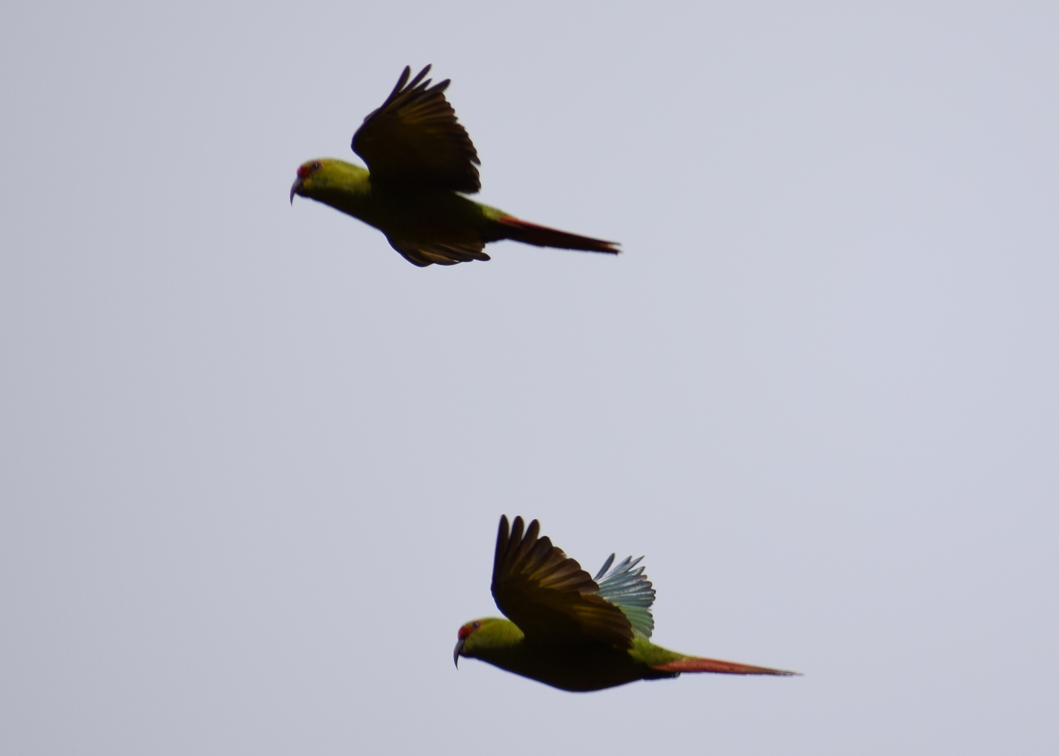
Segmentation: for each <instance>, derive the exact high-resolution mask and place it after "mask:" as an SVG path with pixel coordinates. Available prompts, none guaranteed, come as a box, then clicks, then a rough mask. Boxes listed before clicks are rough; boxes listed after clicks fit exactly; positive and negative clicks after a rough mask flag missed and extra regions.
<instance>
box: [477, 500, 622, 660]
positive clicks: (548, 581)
mask: <svg viewBox="0 0 1059 756" xmlns="http://www.w3.org/2000/svg"><path fill="white" fill-rule="evenodd" d="M539 536H540V523H539V522H537V520H534V521H533V522H531V523H530V524H529V527H528V528H525V525H524V523H523V521H522V518H521V517H516V518H515V521H514V523H513V524H512V526H511V527H510V529H509V527H508V521H507V517H506V516H504V517H501V518H500V530H499V532H498V533H497V537H496V556H495V558H494V560H493V598H494V599H495V600H496V605H497V606H498V607H499V608H500V611H502V612H503V613H504V614H505V615H506V616H507V617H508V619H510V620H511V621H512V622H514V623H515V624H516V625H518V627H519V629H520V630H522V632H523V633H525V634H526V638H527V639H528V640H533V641H536V642H542V643H564V644H576V643H587V642H592V641H597V642H602V643H607V644H609V645H612V646H615V647H617V648H632V639H633V634H632V625H631V624H630V622H629V618H628V617H626V616H625V612H623V611H622V610H621V608H620V607H618V606H617V605H615V604H613V603H611V602H610V601H608V600H607V599H606V598H604V597H603V596H601V595H599V594H600V591H599V586H598V585H597V584H596V582H595V581H594V580H593V579H592V578H591V576H590V575H589V574H588V573H587V572H585V571H584V570H583V569H581V565H580V564H578V563H577V561H576V560H574V559H571V558H570V557H568V556H566V554H564V553H563V550H562V549H560V548H559V547H558V546H553V545H552V542H551V540H550V539H549V538H548V537H547V536H545V537H543V538H541V537H539Z"/></svg>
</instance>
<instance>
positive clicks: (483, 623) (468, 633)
mask: <svg viewBox="0 0 1059 756" xmlns="http://www.w3.org/2000/svg"><path fill="white" fill-rule="evenodd" d="M522 637H523V636H522V631H521V630H519V629H518V627H517V626H516V625H515V623H514V622H512V621H511V620H506V619H500V618H499V617H487V618H485V619H477V620H474V621H473V622H468V623H467V624H466V625H464V626H463V627H461V628H460V629H459V632H457V633H456V638H457V640H456V648H455V650H453V652H452V661H453V662H455V663H456V667H457V668H459V666H460V657H461V656H464V657H467V658H468V659H474V658H482V656H483V654H484V655H485V656H487V657H488V656H490V653H489V652H490V651H491V650H493V649H498V648H502V647H507V646H510V645H511V644H512V643H517V642H518V641H520V640H521V639H522Z"/></svg>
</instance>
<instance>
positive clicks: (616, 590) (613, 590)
mask: <svg viewBox="0 0 1059 756" xmlns="http://www.w3.org/2000/svg"><path fill="white" fill-rule="evenodd" d="M641 559H643V557H637V558H636V559H633V558H632V557H631V556H630V557H625V560H624V561H622V563H621V564H619V565H618V566H617V567H615V568H614V569H613V570H610V572H609V573H607V570H609V569H610V566H611V565H612V564H614V554H611V555H610V558H609V559H607V561H606V562H604V563H603V566H602V567H601V568H600V570H599V572H598V573H597V574H596V577H595V578H593V579H594V580H595V581H596V583H597V584H598V585H599V595H600V596H601V597H602V598H605V599H606V600H607V601H609V602H610V603H612V604H616V605H617V606H618V608H620V609H621V610H622V611H623V612H625V616H626V617H628V618H629V622H630V623H631V624H632V627H633V629H634V630H636V631H638V632H640V633H643V635H644V637H645V638H650V637H651V633H652V632H653V631H654V629H655V618H654V617H652V616H651V604H653V603H654V602H655V589H654V587H653V586H652V585H651V581H650V580H648V579H647V575H645V574H643V570H644V568H643V567H637V566H636V565H638V564H639V563H640V560H641ZM634 568H635V569H634Z"/></svg>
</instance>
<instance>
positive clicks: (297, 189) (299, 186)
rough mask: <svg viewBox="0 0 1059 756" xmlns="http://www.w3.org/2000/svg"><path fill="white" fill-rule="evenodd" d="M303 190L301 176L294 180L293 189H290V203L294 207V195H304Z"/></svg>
mask: <svg viewBox="0 0 1059 756" xmlns="http://www.w3.org/2000/svg"><path fill="white" fill-rule="evenodd" d="M301 189H302V177H301V176H299V177H298V178H296V179H295V180H294V183H293V184H291V187H290V203H291V204H292V205H293V204H294V195H295V194H301V193H302V192H301Z"/></svg>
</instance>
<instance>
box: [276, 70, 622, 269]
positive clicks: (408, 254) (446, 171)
mask: <svg viewBox="0 0 1059 756" xmlns="http://www.w3.org/2000/svg"><path fill="white" fill-rule="evenodd" d="M428 71H430V66H427V67H426V68H424V69H423V70H422V71H420V72H419V75H418V76H416V77H415V78H414V79H412V80H411V81H409V80H408V79H409V77H410V76H411V73H412V70H411V69H410V68H408V67H407V66H406V67H405V69H404V73H402V74H401V78H400V79H398V81H397V86H395V87H394V89H393V92H391V93H390V96H389V97H387V98H386V102H384V103H383V104H382V106H381V107H380V108H379V109H378V110H375V111H373V112H372V113H370V114H369V115H368V117H367V118H365V119H364V123H363V125H362V126H361V127H360V128H359V129H357V133H356V134H354V135H353V144H352V147H353V151H354V152H355V153H357V154H358V155H360V157H362V158H363V159H364V162H365V163H367V164H368V170H365V169H364V168H361V167H360V166H357V165H353V164H351V163H347V162H345V161H344V160H335V159H333V158H321V159H319V160H310V161H309V162H307V163H304V164H303V165H302V166H301V167H299V168H298V178H297V179H296V180H295V182H294V185H293V186H292V187H291V190H290V198H291V202H292V203H293V202H294V195H296V194H297V195H299V196H302V197H308V198H309V199H314V200H316V201H317V202H323V203H324V204H325V205H330V206H331V207H333V208H335V209H336V210H340V211H342V212H343V213H346V214H347V215H352V216H353V217H354V218H358V219H360V220H362V221H364V222H365V223H367V224H368V225H369V226H374V227H375V228H377V229H379V230H380V231H382V232H383V233H384V234H385V235H386V240H387V241H389V242H390V246H391V247H393V248H394V249H396V250H397V251H398V252H400V253H401V254H402V255H403V256H404V258H405V259H406V260H408V262H410V263H412V264H413V265H418V266H420V267H423V266H426V265H433V264H435V263H437V264H438V265H455V264H456V263H461V262H469V261H471V260H488V259H489V255H487V254H486V253H485V252H484V251H483V248H484V247H485V245H486V244H488V243H489V242H495V241H500V240H501V239H512V240H514V241H519V242H523V243H525V244H533V245H536V246H538V247H559V248H562V249H579V250H585V251H588V252H608V253H610V254H617V253H618V251H619V250H618V248H617V245H616V243H614V242H607V241H601V240H599V239H592V238H589V237H587V236H578V235H576V234H568V233H566V232H565V231H556V230H555V229H552V228H545V227H544V226H538V225H535V224H533V223H527V222H526V221H522V220H519V219H518V218H515V217H513V216H511V215H508V214H507V213H505V212H504V211H503V210H498V209H497V208H495V207H489V206H487V205H482V204H480V203H478V202H474V201H473V200H470V199H468V198H467V197H465V196H463V195H465V194H474V193H475V192H477V191H478V190H479V189H481V181H480V180H479V178H478V168H477V167H476V166H477V165H480V161H479V160H478V153H477V151H476V150H475V149H474V145H473V144H472V143H471V138H470V137H469V136H467V131H466V130H465V129H464V128H463V126H461V125H460V123H459V122H458V121H457V120H456V113H455V111H453V109H452V106H451V105H450V104H449V102H448V100H446V99H445V94H444V93H445V89H446V88H447V87H448V86H449V80H448V79H446V80H445V81H442V82H440V83H438V84H435V85H434V86H431V85H430V79H425V77H426V75H427V72H428ZM369 171H370V172H369Z"/></svg>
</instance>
